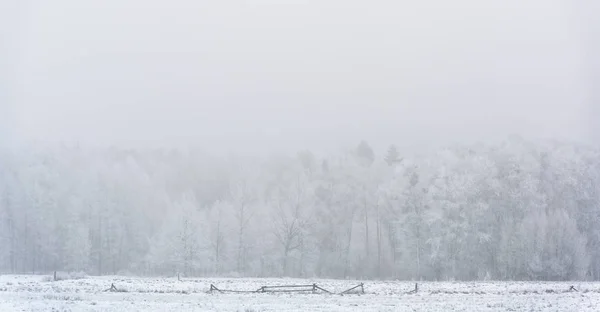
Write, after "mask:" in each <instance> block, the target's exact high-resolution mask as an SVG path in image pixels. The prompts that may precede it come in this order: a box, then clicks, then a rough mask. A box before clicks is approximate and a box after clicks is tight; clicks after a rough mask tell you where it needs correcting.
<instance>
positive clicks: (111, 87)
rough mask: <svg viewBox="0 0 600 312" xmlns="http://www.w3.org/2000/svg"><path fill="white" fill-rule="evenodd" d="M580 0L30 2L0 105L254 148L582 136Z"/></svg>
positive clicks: (72, 137)
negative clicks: (6, 91) (576, 1)
mask: <svg viewBox="0 0 600 312" xmlns="http://www.w3.org/2000/svg"><path fill="white" fill-rule="evenodd" d="M589 5H592V4H591V3H590V4H589ZM583 7H584V3H583V2H578V3H577V4H573V3H572V2H571V1H560V0H552V1H542V0H532V1H517V0H507V1H476V0H459V1H433V0H429V1H419V2H418V3H416V2H414V1H381V0H378V1H368V2H367V1H357V0H350V1H341V0H331V1H300V0H294V1H285V2H282V1H268V0H260V1H191V0H189V1H186V0H177V1H169V2H165V1H156V0H152V1H132V0H129V1H121V0H107V1H95V2H87V1H67V0H57V1H52V2H48V1H34V0H29V1H22V2H21V4H20V5H15V6H14V7H13V8H12V12H14V13H15V14H11V16H12V18H11V19H10V21H11V22H10V23H7V24H10V25H9V26H12V27H13V28H11V29H13V31H12V32H11V33H12V36H10V37H9V39H8V41H7V42H8V49H7V51H9V52H10V54H8V55H9V58H8V60H9V62H10V66H11V69H12V70H11V71H8V81H9V82H11V83H10V84H7V85H10V86H11V87H10V90H8V91H9V97H8V101H6V102H7V103H8V104H6V102H5V103H4V104H3V106H4V107H3V109H5V110H7V111H8V107H12V116H10V117H9V118H6V116H9V115H8V112H2V113H3V114H4V115H5V119H10V120H11V122H12V125H11V127H10V128H11V130H13V131H11V135H12V137H13V139H15V140H16V141H19V142H26V141H35V142H61V141H62V142H79V143H84V144H91V145H109V144H117V145H123V146H132V145H136V146H137V145H159V146H165V145H166V146H171V145H198V146H203V147H206V148H208V149H211V150H215V151H219V150H243V151H246V152H252V151H256V150H263V149H269V150H282V149H283V150H289V149H291V150H295V149H300V148H311V149H314V150H331V149H336V148H338V147H342V146H348V145H352V146H354V145H355V144H356V143H357V142H358V141H359V140H361V139H365V140H367V141H369V142H370V143H371V144H372V145H373V146H374V147H376V148H384V147H386V146H387V145H389V144H391V143H394V144H398V145H400V146H422V145H431V144H438V143H448V142H455V141H463V142H474V141H477V140H488V139H496V138H504V137H506V136H507V135H510V134H520V135H524V136H527V137H542V138H568V139H577V140H588V139H590V138H591V133H592V131H591V129H592V125H594V124H595V123H594V122H593V121H590V113H591V112H592V111H593V105H592V104H591V103H592V100H591V99H592V95H591V90H592V89H593V87H592V86H591V85H590V83H589V81H590V72H589V63H590V62H591V59H592V58H593V57H591V56H590V55H591V54H590V49H591V45H590V42H591V41H590V40H591V38H592V37H593V36H590V32H588V31H587V30H588V29H589V27H588V26H587V25H586V23H588V22H592V18H591V17H589V16H588V19H587V20H586V19H585V18H581V16H582V15H581V14H582V12H585V11H586V10H585V9H584V8H583ZM582 8H583V9H582ZM3 78H5V79H6V78H7V77H6V74H5V75H4V77H3ZM6 122H8V121H5V124H6Z"/></svg>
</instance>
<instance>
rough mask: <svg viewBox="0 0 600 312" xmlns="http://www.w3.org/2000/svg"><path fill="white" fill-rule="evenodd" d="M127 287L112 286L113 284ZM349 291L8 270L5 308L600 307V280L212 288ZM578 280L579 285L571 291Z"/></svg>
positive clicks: (0, 286) (1, 306)
mask: <svg viewBox="0 0 600 312" xmlns="http://www.w3.org/2000/svg"><path fill="white" fill-rule="evenodd" d="M113 283H114V285H115V286H116V287H117V288H118V289H119V290H123V292H107V291H105V290H107V289H108V288H110V286H111V284H113ZM312 283H316V284H317V285H319V286H321V287H323V288H325V289H327V290H330V291H332V292H341V291H343V290H345V289H347V288H350V287H352V286H355V285H357V284H359V283H360V281H340V280H323V279H315V280H299V279H242V278H240V279H229V278H201V279H184V280H182V281H178V280H177V278H132V277H121V276H104V277H87V278H85V279H80V280H64V281H57V282H54V281H49V278H48V277H44V276H18V275H2V276H0V311H2V312H8V311H127V312H133V311H243V312H247V311H600V283H588V282H571V283H543V282H539V283H537V282H535V283H529V282H472V283H465V282H456V283H453V282H424V283H420V284H419V292H418V293H416V294H408V293H407V292H409V291H410V290H412V289H413V288H414V283H412V282H385V281H382V282H374V281H365V292H366V293H365V294H364V295H358V294H352V295H344V296H341V295H331V294H312V293H309V294H296V293H277V294H273V293H248V294H234V293H225V294H221V293H212V294H211V293H208V292H207V291H208V290H209V289H210V285H211V284H214V285H215V286H217V287H219V288H220V289H231V290H255V289H258V288H260V287H261V286H266V285H288V284H312ZM571 285H573V286H575V288H576V289H577V292H575V291H570V292H569V291H568V289H569V287H570V286H571Z"/></svg>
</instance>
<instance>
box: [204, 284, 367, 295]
mask: <svg viewBox="0 0 600 312" xmlns="http://www.w3.org/2000/svg"><path fill="white" fill-rule="evenodd" d="M359 288H360V290H359ZM208 292H209V293H213V292H218V293H291V292H297V293H302V292H312V293H319V292H322V293H327V294H336V293H333V292H331V291H329V290H327V289H325V288H323V287H321V286H319V285H317V284H312V285H276V286H261V287H260V288H258V289H257V290H231V289H220V288H218V287H217V286H215V285H213V284H210V290H209V291H208ZM350 293H362V294H364V293H365V288H364V284H363V283H360V284H359V285H356V286H354V287H352V288H349V289H347V290H345V291H343V292H341V293H338V294H337V295H346V294H350Z"/></svg>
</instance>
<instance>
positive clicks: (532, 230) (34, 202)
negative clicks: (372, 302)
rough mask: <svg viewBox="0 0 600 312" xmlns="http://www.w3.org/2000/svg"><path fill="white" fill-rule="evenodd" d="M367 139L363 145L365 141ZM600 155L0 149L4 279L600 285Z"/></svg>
mask: <svg viewBox="0 0 600 312" xmlns="http://www.w3.org/2000/svg"><path fill="white" fill-rule="evenodd" d="M357 143H358V142H357ZM599 185H600V149H597V148H595V147H593V146H589V145H582V144H579V143H576V142H558V141H542V140H528V139H524V138H521V137H509V138H506V139H505V140H502V141H498V142H487V143H473V144H454V145H449V146H446V147H440V148H436V149H434V150H429V151H424V152H418V153H417V152H409V151H404V150H403V149H401V148H396V147H395V146H390V147H389V149H388V150H387V151H383V152H382V153H376V152H375V151H374V150H373V149H372V148H371V147H370V146H369V143H368V142H365V141H362V142H360V143H359V144H357V146H356V147H354V148H349V149H345V150H340V151H339V152H338V153H333V154H329V155H317V154H315V153H312V152H311V151H308V150H303V151H300V152H298V153H289V154H285V153H279V154H270V155H268V156H247V155H241V154H237V155H236V154H228V155H227V156H222V155H221V156H217V155H214V154H211V153H210V149H209V148H196V149H194V148H187V149H183V148H181V149H169V148H134V149H126V148H118V147H106V148H100V147H82V146H79V145H76V144H73V145H66V144H62V145H61V144H55V145H52V144H46V145H43V146H42V145H35V146H20V147H18V148H13V149H4V150H1V151H0V273H47V272H52V271H57V270H59V271H73V272H85V273H87V274H90V275H111V274H123V275H143V276H173V275H176V274H181V275H182V276H188V277H201V276H232V277H237V276H240V277H279V276H285V277H309V278H310V277H323V278H339V279H342V278H360V279H401V280H598V279H600V203H599V200H600V192H599V191H600V189H599V187H598V186H599Z"/></svg>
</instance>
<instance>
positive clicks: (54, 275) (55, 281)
mask: <svg viewBox="0 0 600 312" xmlns="http://www.w3.org/2000/svg"><path fill="white" fill-rule="evenodd" d="M54 281H55V282H56V271H54Z"/></svg>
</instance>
